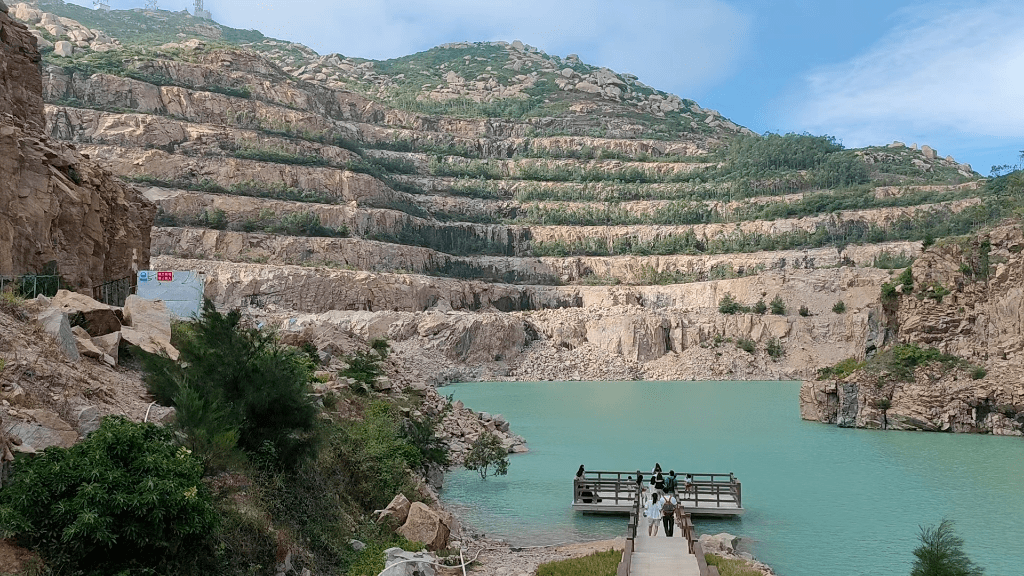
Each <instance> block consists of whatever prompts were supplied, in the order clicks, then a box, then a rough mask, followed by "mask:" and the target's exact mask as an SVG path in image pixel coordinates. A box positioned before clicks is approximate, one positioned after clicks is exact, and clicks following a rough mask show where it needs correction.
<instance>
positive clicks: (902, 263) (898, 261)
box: [871, 250, 914, 270]
mask: <svg viewBox="0 0 1024 576" xmlns="http://www.w3.org/2000/svg"><path fill="white" fill-rule="evenodd" d="M913 263H914V257H913V256H911V255H909V254H907V253H906V252H900V253H899V254H894V253H892V252H889V251H887V250H883V251H882V252H881V253H879V254H878V255H877V256H875V257H874V258H873V259H872V261H871V265H872V266H873V267H875V268H884V269H888V270H893V269H896V268H906V267H908V266H910V265H911V264H913Z"/></svg>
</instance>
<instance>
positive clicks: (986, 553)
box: [442, 382, 1024, 576]
mask: <svg viewBox="0 0 1024 576" xmlns="http://www.w3.org/2000/svg"><path fill="white" fill-rule="evenodd" d="M798 391H799V383H794V382H616V383H600V382H572V383H551V382H540V383H499V384H485V383H472V384H458V385H454V386H451V387H449V388H447V389H445V391H444V392H445V393H454V394H455V398H456V399H459V400H462V401H463V402H465V403H466V405H467V406H469V407H471V408H473V409H474V410H478V411H486V412H491V413H500V414H503V415H504V416H505V417H506V418H507V419H508V420H509V421H510V422H511V423H512V429H513V431H515V432H516V433H518V434H520V435H522V436H523V437H525V438H526V440H527V442H528V443H529V446H530V450H531V451H530V453H528V454H523V455H515V456H511V457H510V459H511V466H510V468H509V474H508V476H504V477H499V478H488V479H487V480H486V481H481V480H480V477H479V475H478V474H476V473H475V472H466V471H455V472H453V473H451V474H450V475H449V476H448V478H447V479H446V484H447V485H446V487H445V490H444V492H443V493H442V498H443V499H444V500H445V502H446V503H447V504H449V505H451V506H453V507H454V508H455V509H457V510H459V511H461V512H462V514H461V515H462V517H463V518H464V519H465V520H466V521H467V523H468V524H469V525H471V526H472V527H473V528H475V529H476V530H478V531H480V532H483V533H486V534H488V535H490V536H495V537H501V538H505V539H506V540H509V541H510V542H512V543H514V544H520V545H531V544H550V543H559V542H565V541H571V540H589V539H594V538H610V537H615V536H620V535H622V534H623V532H624V527H625V520H624V517H619V516H610V517H602V516H589V515H588V516H584V515H580V514H576V513H574V512H573V511H572V510H571V508H570V503H571V501H572V476H573V474H574V472H575V471H576V468H578V467H579V465H580V464H584V465H585V466H586V467H587V468H588V469H592V470H636V469H637V468H641V469H642V470H645V471H649V470H650V469H651V468H652V467H653V466H654V463H655V462H660V463H661V465H662V467H663V468H665V469H666V470H668V469H669V468H674V469H675V470H676V471H677V472H679V471H694V472H734V473H735V474H736V475H737V476H738V477H739V479H740V480H741V481H742V482H743V504H744V507H745V508H746V509H747V514H746V515H745V516H744V517H743V518H742V519H738V520H706V519H698V520H697V521H696V523H697V528H698V530H700V531H701V532H709V533H715V532H721V531H728V532H731V533H733V534H739V535H741V536H744V537H745V538H747V539H748V541H747V546H748V547H749V549H750V550H751V552H753V553H754V554H755V555H756V556H757V557H758V558H759V559H761V560H763V561H765V562H767V563H768V564H770V565H772V566H773V567H774V568H775V569H776V571H777V572H778V573H779V574H780V576H818V575H821V574H835V575H839V576H845V575H872V576H873V575H877V574H906V573H909V571H910V565H911V562H912V559H913V556H912V554H911V551H912V550H913V549H914V548H915V547H916V546H917V543H918V542H917V533H918V526H919V525H921V524H937V523H938V522H939V521H940V520H941V519H942V518H943V517H947V518H950V519H953V520H954V521H955V522H956V526H957V531H958V533H959V534H960V535H961V536H963V537H964V539H965V540H966V549H967V551H968V554H969V555H970V556H971V557H972V559H974V560H975V561H976V562H978V563H979V564H981V565H983V566H985V567H986V568H987V571H986V574H988V575H989V576H1018V575H1019V574H1020V573H1021V570H1020V566H1021V564H1020V563H1021V559H1024V522H1022V521H1021V519H1022V518H1024V492H1022V488H1024V480H1022V477H1024V459H1022V457H1021V456H1022V455H1024V441H1022V440H1021V439H1019V438H994V437H989V436H971V435H949V434H927V433H911V432H880V431H866V430H848V429H839V428H835V427H833V426H827V425H824V424H817V423H812V422H804V421H801V420H800V417H799V407H798V405H797V393H798Z"/></svg>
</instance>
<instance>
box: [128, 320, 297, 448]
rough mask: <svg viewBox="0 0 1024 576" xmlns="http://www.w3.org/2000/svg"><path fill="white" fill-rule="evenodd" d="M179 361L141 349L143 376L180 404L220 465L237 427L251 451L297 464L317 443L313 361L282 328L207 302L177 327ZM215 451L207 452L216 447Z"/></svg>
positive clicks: (193, 439) (187, 428)
mask: <svg viewBox="0 0 1024 576" xmlns="http://www.w3.org/2000/svg"><path fill="white" fill-rule="evenodd" d="M176 336H177V338H176V341H175V342H174V345H175V346H176V347H177V348H178V351H179V352H180V354H181V356H180V358H179V359H178V361H177V362H175V361H172V360H170V359H169V358H167V357H165V356H157V355H154V354H148V353H144V352H142V351H141V350H140V351H139V353H140V354H141V355H142V366H143V379H144V381H145V383H146V387H147V388H148V389H149V391H150V392H152V393H153V395H154V396H155V397H156V399H157V401H159V402H160V403H162V404H165V405H168V406H175V407H177V408H178V418H179V421H180V422H181V423H182V424H181V426H183V431H184V432H185V434H186V435H187V436H188V439H189V440H188V441H189V442H190V444H191V445H192V446H193V447H194V449H196V450H197V453H200V454H202V455H203V457H204V458H206V459H207V462H208V463H214V461H215V460H216V459H217V458H216V457H217V456H218V455H220V454H219V452H220V451H221V450H222V449H223V443H224V442H225V441H226V439H227V437H228V436H230V435H231V434H232V433H237V446H238V447H239V448H241V449H242V450H244V451H245V452H246V453H248V454H250V455H253V454H256V453H257V452H258V453H259V455H260V457H261V458H264V459H267V458H269V459H271V460H274V461H278V462H280V463H289V462H294V461H295V460H296V459H298V458H300V457H301V456H303V455H304V454H305V453H306V452H307V451H308V449H309V448H310V447H311V442H310V437H309V435H310V433H311V432H312V430H313V425H314V423H315V421H316V408H315V407H314V405H313V403H312V402H311V400H310V397H309V395H308V392H309V382H310V380H311V378H312V374H313V368H314V366H313V364H312V362H311V361H310V360H309V357H308V356H307V355H306V354H305V353H303V352H302V351H301V350H298V349H295V348H290V347H286V346H282V345H281V344H280V343H279V342H278V340H277V337H276V335H275V334H274V333H272V332H270V331H269V330H260V329H258V328H254V327H246V326H244V325H243V324H242V316H241V314H240V313H239V312H238V311H237V310H234V311H231V312H229V313H228V314H226V315H225V314H221V313H220V312H218V311H217V309H216V308H214V306H213V303H212V302H210V301H209V300H207V301H206V302H205V304H204V306H203V315H202V317H201V318H200V319H198V320H197V321H196V322H195V323H194V324H192V325H190V326H188V327H187V328H182V329H179V330H178V331H177V332H176ZM211 443H212V444H213V448H214V449H215V450H214V451H212V452H205V453H203V451H204V450H207V449H209V448H211Z"/></svg>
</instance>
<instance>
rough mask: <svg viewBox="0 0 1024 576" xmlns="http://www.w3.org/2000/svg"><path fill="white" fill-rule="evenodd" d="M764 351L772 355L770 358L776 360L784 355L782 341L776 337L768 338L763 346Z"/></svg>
mask: <svg viewBox="0 0 1024 576" xmlns="http://www.w3.org/2000/svg"><path fill="white" fill-rule="evenodd" d="M764 351H765V352H767V353H768V355H769V356H771V357H772V360H778V359H779V358H782V357H783V356H785V355H786V351H785V349H783V347H782V341H781V340H779V339H778V338H770V339H769V340H768V342H767V343H766V344H765V346H764Z"/></svg>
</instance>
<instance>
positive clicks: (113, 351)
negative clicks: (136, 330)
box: [92, 332, 121, 364]
mask: <svg viewBox="0 0 1024 576" xmlns="http://www.w3.org/2000/svg"><path fill="white" fill-rule="evenodd" d="M92 343H93V344H95V345H96V347H97V348H99V349H100V351H101V352H103V353H104V354H106V355H107V356H109V357H110V358H111V360H113V361H114V363H115V364H117V352H118V350H119V349H120V348H121V333H120V332H114V333H113V334H107V335H106V336H99V337H96V338H93V339H92Z"/></svg>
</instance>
